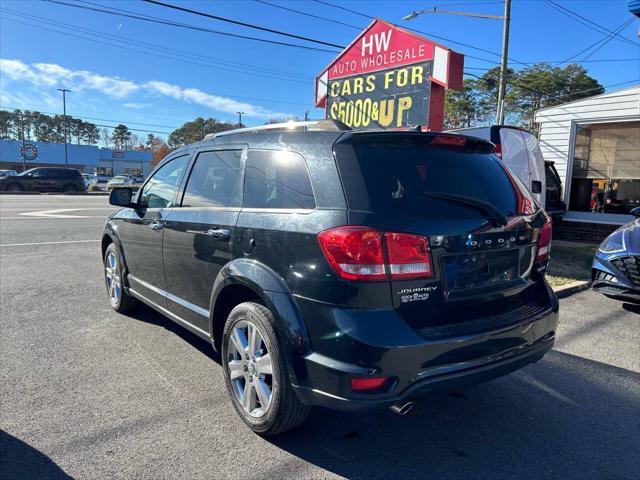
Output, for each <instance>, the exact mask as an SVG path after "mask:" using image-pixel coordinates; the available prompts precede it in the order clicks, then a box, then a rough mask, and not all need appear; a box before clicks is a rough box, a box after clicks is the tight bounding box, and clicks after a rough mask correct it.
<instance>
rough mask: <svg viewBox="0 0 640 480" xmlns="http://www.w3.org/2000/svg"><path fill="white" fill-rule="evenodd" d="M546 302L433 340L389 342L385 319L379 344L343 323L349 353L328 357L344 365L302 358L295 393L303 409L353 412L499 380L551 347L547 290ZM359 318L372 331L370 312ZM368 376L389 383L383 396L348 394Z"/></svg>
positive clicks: (554, 314) (314, 356) (553, 310)
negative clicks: (497, 323)
mask: <svg viewBox="0 0 640 480" xmlns="http://www.w3.org/2000/svg"><path fill="white" fill-rule="evenodd" d="M550 300H551V302H550V303H551V305H550V307H549V309H548V310H546V311H544V312H541V313H539V314H537V315H535V316H533V317H531V318H528V319H526V320H523V321H520V322H518V323H517V324H516V325H510V326H508V327H504V328H501V329H498V330H493V331H489V332H482V333H478V334H475V335H468V336H457V337H453V338H443V339H438V340H434V341H428V340H424V339H423V338H419V337H418V336H417V335H416V337H415V341H413V342H411V341H408V340H410V338H409V337H408V335H407V337H406V338H405V339H404V340H405V341H403V342H397V341H396V342H394V341H393V340H398V335H397V334H394V332H393V329H394V326H396V324H395V321H394V318H393V317H392V316H388V317H387V318H386V319H385V323H387V324H388V329H387V332H386V335H385V340H386V341H384V343H380V341H379V342H373V341H372V340H373V337H371V336H368V335H367V334H366V333H365V332H363V331H359V328H358V325H356V323H357V321H353V322H352V323H351V324H346V322H342V326H348V327H349V329H346V330H345V331H344V333H343V334H341V335H342V337H343V339H344V337H346V338H347V339H348V347H347V348H348V350H347V349H338V348H336V350H335V355H333V357H336V356H339V355H340V354H343V355H345V354H346V353H347V352H348V353H349V358H350V361H344V360H346V358H345V357H344V356H343V358H342V359H337V358H332V357H330V356H326V355H323V354H320V353H317V352H314V353H310V354H308V355H305V356H304V357H303V359H302V360H303V362H304V367H303V368H302V369H301V370H302V371H303V372H304V375H299V376H298V382H296V384H294V389H295V391H296V393H297V395H298V397H299V398H300V400H301V401H302V402H303V403H306V404H308V405H317V406H324V407H328V408H332V409H337V410H347V411H360V410H368V409H372V408H378V407H385V406H390V405H393V404H395V403H402V402H406V401H409V400H411V399H413V398H415V397H419V396H420V395H424V394H428V393H431V392H435V391H439V390H448V389H451V388H455V387H461V386H465V385H471V384H476V383H480V382H484V381H487V380H491V379H493V378H497V377H500V376H502V375H506V374H508V373H510V372H513V371H514V370H517V369H519V368H522V367H524V366H525V365H527V364H529V363H532V362H535V361H537V360H539V359H540V358H542V357H543V356H544V355H545V353H547V352H548V351H549V350H550V349H551V348H552V347H553V343H554V340H555V332H556V330H557V326H558V316H559V315H558V301H557V298H556V297H555V296H554V295H553V293H551V292H550ZM303 309H304V308H303ZM366 321H367V323H368V325H367V326H368V327H371V328H376V324H377V323H378V322H377V319H376V318H375V315H371V316H369V317H368V319H366ZM396 333H397V332H396ZM367 337H368V338H367ZM394 337H395V338H394ZM336 340H337V339H336ZM378 340H380V338H378ZM338 345H339V344H338V343H337V342H336V344H335V346H336V347H337V346H338ZM300 373H301V372H300ZM368 376H372V377H377V376H384V377H389V378H390V379H391V380H390V381H389V384H388V385H387V389H386V390H385V391H383V392H379V393H355V392H353V391H352V390H351V388H350V380H351V378H353V377H368Z"/></svg>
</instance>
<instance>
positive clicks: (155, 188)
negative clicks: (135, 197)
mask: <svg viewBox="0 0 640 480" xmlns="http://www.w3.org/2000/svg"><path fill="white" fill-rule="evenodd" d="M188 161H189V155H182V156H180V157H176V158H174V159H172V160H169V161H168V162H167V163H165V164H164V165H163V166H162V167H160V168H159V169H158V170H156V171H155V173H154V174H153V176H152V177H151V178H149V180H148V181H147V183H145V185H144V188H143V190H142V194H141V195H140V205H141V206H143V207H147V208H167V207H171V206H173V198H174V196H175V193H176V190H177V189H178V183H179V182H180V178H182V172H183V171H184V169H185V167H186V166H187V163H188Z"/></svg>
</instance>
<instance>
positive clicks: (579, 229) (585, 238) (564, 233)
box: [553, 218, 620, 243]
mask: <svg viewBox="0 0 640 480" xmlns="http://www.w3.org/2000/svg"><path fill="white" fill-rule="evenodd" d="M619 226H620V225H606V224H602V223H585V222H570V221H566V220H559V219H557V218H554V219H553V239H554V240H569V241H572V242H583V243H600V242H602V240H604V239H605V238H606V237H607V236H609V234H610V233H611V232H613V231H614V230H616V229H617V228H618V227H619Z"/></svg>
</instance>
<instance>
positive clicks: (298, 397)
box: [102, 122, 558, 435]
mask: <svg viewBox="0 0 640 480" xmlns="http://www.w3.org/2000/svg"><path fill="white" fill-rule="evenodd" d="M110 201H111V203H112V204H113V205H117V206H121V207H123V208H121V209H120V210H118V211H116V212H115V213H113V214H112V215H111V216H110V217H109V218H108V220H107V222H106V225H105V230H104V235H103V237H102V254H103V258H104V266H105V280H106V286H107V291H108V295H109V300H110V303H111V306H112V307H113V308H114V309H115V310H116V311H118V312H124V311H126V310H128V309H130V308H132V307H134V306H135V304H136V303H137V302H143V303H145V304H147V305H149V306H150V307H152V308H153V309H155V310H157V311H158V312H160V313H162V314H163V315H166V316H167V317H169V318H170V319H171V320H173V321H175V322H176V323H178V324H180V325H182V326H183V327H184V328H186V329H188V330H190V331H191V332H193V333H194V334H196V335H199V336H200V337H202V338H205V339H207V340H209V341H211V343H212V345H213V347H214V348H215V349H216V350H217V351H218V352H220V356H221V359H222V366H223V372H224V378H225V381H226V388H227V390H228V394H229V397H230V399H231V402H232V404H233V406H234V408H235V409H236V411H237V412H238V414H239V415H240V417H241V418H242V419H243V421H244V422H245V423H246V424H247V425H248V426H249V427H250V428H251V429H252V430H254V431H255V432H258V433H260V434H263V435H268V434H275V433H279V432H282V431H285V430H287V429H290V428H293V427H295V426H296V425H299V424H300V423H301V422H302V421H303V420H304V419H305V417H306V415H307V413H308V411H309V408H310V407H311V406H314V405H320V406H324V407H329V408H334V409H339V410H349V411H358V410H365V409H370V408H375V407H382V406H387V407H391V409H392V410H394V411H395V412H396V413H406V412H407V411H408V410H409V409H410V408H411V405H412V401H413V400H414V399H415V398H416V397H418V396H420V395H422V394H425V393H428V392H432V391H435V390H439V389H451V388H454V387H460V386H463V385H466V384H473V383H478V382H481V381H485V380H489V379H492V378H495V377H498V376H501V375H504V374H506V373H509V372H512V371H514V370H516V369H518V368H521V367H523V366H525V365H527V364H529V363H531V362H535V361H537V360H539V359H540V358H542V356H543V355H544V354H545V353H546V352H548V351H549V350H550V349H551V347H552V345H553V342H554V338H555V332H556V328H557V324H558V300H557V298H556V297H555V295H554V294H553V292H552V290H551V289H550V288H549V286H548V284H547V282H546V281H545V269H546V265H547V261H548V259H549V248H550V242H551V223H550V220H549V218H548V216H547V215H546V213H545V212H544V211H543V210H542V209H541V208H540V207H539V205H538V203H537V202H536V201H535V200H534V199H533V198H532V197H531V194H530V193H529V192H528V191H527V189H526V188H525V187H524V186H523V185H522V183H520V181H519V180H518V179H517V177H515V176H514V175H513V174H512V173H511V172H510V171H509V170H508V167H507V166H505V165H504V163H501V162H500V161H498V158H497V157H496V156H495V155H494V145H493V144H492V143H490V142H488V141H485V140H481V139H477V138H472V137H465V136H462V135H455V134H443V133H422V132H416V131H393V132H389V131H361V132H355V131H347V130H341V129H340V127H339V126H337V125H334V124H325V123H324V122H320V123H313V122H309V123H302V124H299V125H297V126H295V125H294V127H292V128H284V127H281V128H276V127H272V128H262V127H258V128H255V129H242V130H236V131H232V132H225V133H222V134H217V135H215V136H213V137H211V138H206V139H205V140H204V141H202V142H199V143H195V144H192V145H188V146H186V147H184V148H181V149H178V150H176V151H174V152H173V153H171V154H170V155H169V156H168V157H167V158H166V159H164V160H163V161H162V163H160V164H159V165H158V166H157V167H156V169H155V171H154V172H153V173H152V174H151V175H150V177H149V178H148V179H147V180H146V182H145V183H144V185H143V186H142V188H141V189H140V190H139V191H138V192H136V193H135V195H134V193H133V192H132V190H131V189H127V188H120V189H115V190H113V191H112V192H111V197H110ZM514 400H515V399H514Z"/></svg>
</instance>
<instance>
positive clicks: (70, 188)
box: [62, 184, 78, 192]
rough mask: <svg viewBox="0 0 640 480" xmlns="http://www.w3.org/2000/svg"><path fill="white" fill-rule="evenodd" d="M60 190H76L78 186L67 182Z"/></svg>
mask: <svg viewBox="0 0 640 480" xmlns="http://www.w3.org/2000/svg"><path fill="white" fill-rule="evenodd" d="M62 191H63V192H77V191H78V187H76V186H75V185H71V184H67V185H65V186H64V187H62Z"/></svg>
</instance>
